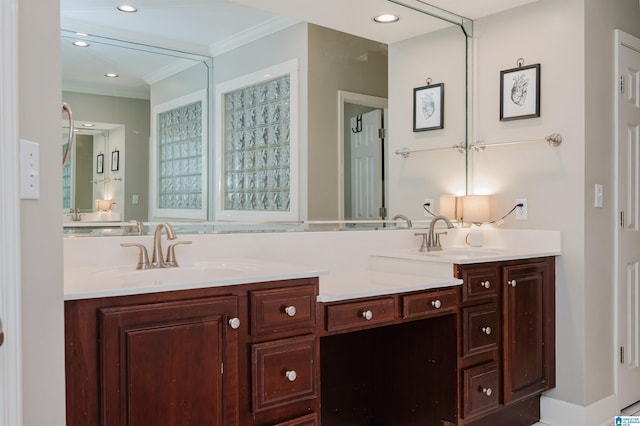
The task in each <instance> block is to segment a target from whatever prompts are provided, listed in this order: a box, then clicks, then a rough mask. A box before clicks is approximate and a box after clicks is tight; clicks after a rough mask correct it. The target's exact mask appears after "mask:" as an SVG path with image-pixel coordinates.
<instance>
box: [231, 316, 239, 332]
mask: <svg viewBox="0 0 640 426" xmlns="http://www.w3.org/2000/svg"><path fill="white" fill-rule="evenodd" d="M229 326H230V327H231V328H233V329H234V330H237V329H238V328H239V327H240V318H231V319H230V320H229Z"/></svg>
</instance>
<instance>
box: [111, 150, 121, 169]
mask: <svg viewBox="0 0 640 426" xmlns="http://www.w3.org/2000/svg"><path fill="white" fill-rule="evenodd" d="M119 168H120V151H118V150H117V149H116V150H114V151H113V152H112V153H111V171H112V172H117V171H118V169H119Z"/></svg>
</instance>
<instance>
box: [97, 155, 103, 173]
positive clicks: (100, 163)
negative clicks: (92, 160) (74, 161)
mask: <svg viewBox="0 0 640 426" xmlns="http://www.w3.org/2000/svg"><path fill="white" fill-rule="evenodd" d="M96 173H98V174H101V173H104V154H98V156H97V157H96Z"/></svg>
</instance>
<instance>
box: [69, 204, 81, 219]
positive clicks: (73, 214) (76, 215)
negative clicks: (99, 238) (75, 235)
mask: <svg viewBox="0 0 640 426" xmlns="http://www.w3.org/2000/svg"><path fill="white" fill-rule="evenodd" d="M69 213H71V220H72V221H74V222H79V221H80V220H82V218H81V217H80V209H79V208H78V207H76V208H75V209H74V208H71V209H69Z"/></svg>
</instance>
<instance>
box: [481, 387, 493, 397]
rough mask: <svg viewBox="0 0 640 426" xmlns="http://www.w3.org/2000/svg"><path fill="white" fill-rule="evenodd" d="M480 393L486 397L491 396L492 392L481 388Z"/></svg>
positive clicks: (489, 389)
mask: <svg viewBox="0 0 640 426" xmlns="http://www.w3.org/2000/svg"><path fill="white" fill-rule="evenodd" d="M482 393H483V394H485V395H487V396H491V394H492V393H493V391H492V390H491V388H482Z"/></svg>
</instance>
